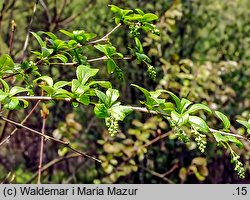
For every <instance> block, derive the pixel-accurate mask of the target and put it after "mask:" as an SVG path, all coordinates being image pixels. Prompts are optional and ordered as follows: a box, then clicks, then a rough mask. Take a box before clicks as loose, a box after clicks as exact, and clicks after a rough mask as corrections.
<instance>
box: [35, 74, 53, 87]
mask: <svg viewBox="0 0 250 200" xmlns="http://www.w3.org/2000/svg"><path fill="white" fill-rule="evenodd" d="M41 80H42V81H45V82H46V83H47V84H48V85H49V86H51V87H52V86H53V79H52V78H51V77H50V76H41V77H39V78H37V79H35V80H34V81H33V82H34V83H37V81H41Z"/></svg>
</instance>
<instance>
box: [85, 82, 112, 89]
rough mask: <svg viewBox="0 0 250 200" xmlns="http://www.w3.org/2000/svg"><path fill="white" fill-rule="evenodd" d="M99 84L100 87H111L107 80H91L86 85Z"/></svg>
mask: <svg viewBox="0 0 250 200" xmlns="http://www.w3.org/2000/svg"><path fill="white" fill-rule="evenodd" d="M96 84H97V85H100V86H101V87H104V88H112V84H111V83H110V82H109V81H91V82H90V83H89V84H88V86H89V87H90V86H92V85H96Z"/></svg>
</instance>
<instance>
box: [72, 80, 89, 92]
mask: <svg viewBox="0 0 250 200" xmlns="http://www.w3.org/2000/svg"><path fill="white" fill-rule="evenodd" d="M88 90H89V87H88V86H86V85H84V84H82V83H81V84H80V85H79V86H78V87H77V88H76V90H75V91H74V93H75V94H77V95H82V94H84V93H85V92H87V91H88Z"/></svg>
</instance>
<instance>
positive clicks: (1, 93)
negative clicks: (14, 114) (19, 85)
mask: <svg viewBox="0 0 250 200" xmlns="http://www.w3.org/2000/svg"><path fill="white" fill-rule="evenodd" d="M7 96H9V94H8V93H6V92H4V91H2V90H1V89H0V102H2V101H3V100H4V99H6V97H7Z"/></svg>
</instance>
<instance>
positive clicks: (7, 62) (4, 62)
mask: <svg viewBox="0 0 250 200" xmlns="http://www.w3.org/2000/svg"><path fill="white" fill-rule="evenodd" d="M14 66H15V63H14V62H13V60H12V58H11V57H10V56H9V55H8V54H3V55H2V56H1V57H0V71H1V72H3V73H4V72H6V71H7V70H11V69H13V68H14Z"/></svg>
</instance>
